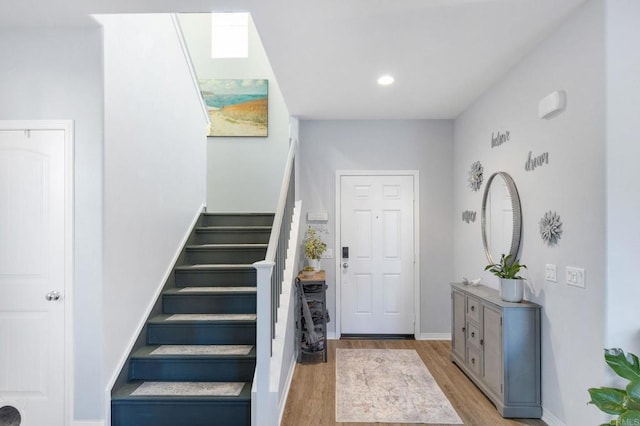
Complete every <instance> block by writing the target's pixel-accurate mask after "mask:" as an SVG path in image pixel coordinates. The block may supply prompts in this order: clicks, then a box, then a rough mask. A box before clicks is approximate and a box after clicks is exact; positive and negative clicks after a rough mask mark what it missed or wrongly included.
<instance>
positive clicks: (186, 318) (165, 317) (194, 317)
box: [149, 314, 256, 324]
mask: <svg viewBox="0 0 640 426" xmlns="http://www.w3.org/2000/svg"><path fill="white" fill-rule="evenodd" d="M172 317H173V318H172ZM255 322H256V315H255V314H160V315H156V316H155V317H153V318H151V319H150V320H149V324H180V323H205V324H207V323H208V324H216V323H255Z"/></svg>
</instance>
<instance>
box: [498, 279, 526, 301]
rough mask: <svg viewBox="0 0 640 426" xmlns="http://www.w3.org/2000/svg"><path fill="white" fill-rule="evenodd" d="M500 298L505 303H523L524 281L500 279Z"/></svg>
mask: <svg viewBox="0 0 640 426" xmlns="http://www.w3.org/2000/svg"><path fill="white" fill-rule="evenodd" d="M500 297H501V298H502V300H504V301H505V302H513V303H519V302H522V298H523V297H524V283H523V280H520V279H517V280H516V279H508V278H500Z"/></svg>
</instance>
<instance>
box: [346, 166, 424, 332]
mask: <svg viewBox="0 0 640 426" xmlns="http://www.w3.org/2000/svg"><path fill="white" fill-rule="evenodd" d="M413 180H414V177H413V176H408V175H400V176H395V175H394V176H386V175H385V176H380V175H376V176H341V177H340V210H341V212H340V239H341V242H340V246H341V249H342V248H343V247H344V248H346V249H347V250H348V258H347V257H346V256H345V255H346V253H342V252H343V251H344V250H345V249H342V250H341V252H340V253H339V254H338V255H339V256H342V260H341V263H340V264H341V272H340V273H341V276H340V279H341V282H340V288H341V294H340V296H339V297H340V313H341V330H340V331H341V333H343V334H414V320H415V315H414V301H415V293H414V255H415V253H414V181H413Z"/></svg>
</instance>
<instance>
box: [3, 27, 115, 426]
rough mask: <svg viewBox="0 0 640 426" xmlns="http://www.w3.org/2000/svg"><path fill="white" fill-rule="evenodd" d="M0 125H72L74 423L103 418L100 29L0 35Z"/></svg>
mask: <svg viewBox="0 0 640 426" xmlns="http://www.w3.org/2000/svg"><path fill="white" fill-rule="evenodd" d="M0 57H2V58H3V59H2V61H1V62H0V93H1V94H2V95H1V96H0V118H1V119H3V120H12V119H13V120H32V119H35V120H51V119H67V120H68V119H71V120H74V123H75V210H74V214H75V223H74V226H75V239H74V244H75V268H74V284H75V288H74V292H75V294H74V297H75V300H74V336H73V337H74V341H75V348H74V375H75V383H74V388H75V402H74V404H75V414H74V417H75V418H76V419H100V418H102V416H103V404H102V397H103V393H102V391H103V376H102V372H101V370H100V368H96V367H97V366H100V365H102V333H101V330H102V305H101V303H100V298H101V292H102V100H103V97H102V37H101V33H100V30H99V28H98V27H97V25H96V28H82V29H46V30H45V29H29V30H28V31H26V30H25V31H22V30H2V31H0Z"/></svg>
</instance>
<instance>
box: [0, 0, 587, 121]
mask: <svg viewBox="0 0 640 426" xmlns="http://www.w3.org/2000/svg"><path fill="white" fill-rule="evenodd" d="M584 1H585V0H323V1H317V0H316V1H310V0H297V1H291V0H180V1H177V0H152V1H151V0H48V1H42V0H20V1H18V0H3V1H2V2H0V29H2V28H3V27H4V28H7V27H13V28H15V27H40V26H80V25H92V23H91V20H90V19H89V18H88V16H89V15H90V14H91V13H129V12H210V11H212V10H219V11H222V10H248V11H250V12H251V13H252V15H253V20H254V22H255V24H256V27H257V28H258V31H259V33H260V36H261V38H262V41H263V44H264V47H265V50H266V51H267V55H268V56H269V59H270V61H271V65H272V67H273V69H274V72H275V75H276V78H277V80H278V83H279V85H280V88H281V90H282V93H283V95H284V98H285V101H286V103H287V107H288V109H289V112H290V113H291V114H292V115H297V116H300V117H302V118H315V119H378V118H386V119H407V118H455V117H457V116H458V115H459V114H460V113H461V112H462V111H464V110H465V109H466V108H467V107H468V106H469V105H470V104H471V103H472V102H473V101H474V100H475V99H477V98H478V96H480V95H481V94H482V93H483V92H484V91H485V90H486V89H487V88H489V87H490V86H491V85H492V84H493V83H494V82H495V81H497V80H499V79H500V78H501V76H502V75H503V74H504V73H505V72H506V71H507V70H509V69H510V68H511V67H512V66H513V65H514V64H516V63H517V61H518V60H519V59H520V58H522V56H523V55H525V54H526V53H527V52H528V51H529V50H530V49H531V48H533V47H534V46H535V45H536V44H537V43H539V42H540V41H541V40H542V39H543V38H544V37H545V36H546V35H547V34H549V33H550V32H551V31H553V29H554V28H556V27H557V26H558V25H559V23H560V22H561V21H563V20H564V19H566V17H567V16H568V15H569V14H570V13H571V12H572V11H573V10H574V9H575V8H576V7H578V6H579V5H580V4H581V3H583V2H584ZM1 36H2V33H1V32H0V37H1ZM383 73H390V74H392V75H393V76H394V77H395V79H396V82H395V83H394V84H393V85H391V86H389V87H380V86H378V85H377V83H376V80H377V78H378V77H379V76H380V75H382V74H383Z"/></svg>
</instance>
